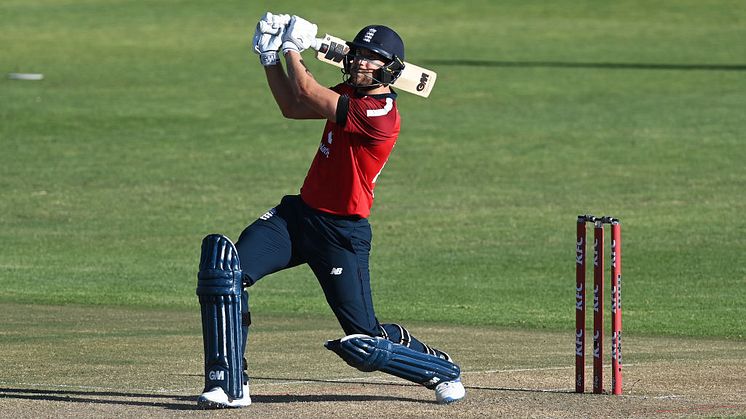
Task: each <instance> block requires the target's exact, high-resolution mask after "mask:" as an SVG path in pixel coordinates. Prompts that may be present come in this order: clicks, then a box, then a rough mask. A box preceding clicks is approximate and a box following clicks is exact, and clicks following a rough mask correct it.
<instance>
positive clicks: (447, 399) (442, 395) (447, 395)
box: [435, 377, 466, 404]
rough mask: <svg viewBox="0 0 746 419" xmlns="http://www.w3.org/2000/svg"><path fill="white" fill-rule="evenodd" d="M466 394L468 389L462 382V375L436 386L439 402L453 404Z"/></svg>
mask: <svg viewBox="0 0 746 419" xmlns="http://www.w3.org/2000/svg"><path fill="white" fill-rule="evenodd" d="M464 396H466V389H464V385H463V384H461V377H459V378H457V379H455V380H453V381H445V382H442V383H440V384H438V385H437V386H435V401H437V402H438V404H451V403H453V402H457V401H459V400H461V399H463V398H464Z"/></svg>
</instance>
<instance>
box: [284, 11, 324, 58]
mask: <svg viewBox="0 0 746 419" xmlns="http://www.w3.org/2000/svg"><path fill="white" fill-rule="evenodd" d="M318 30H319V29H318V26H316V25H315V24H313V23H311V22H309V21H307V20H305V19H303V18H302V17H299V16H296V15H293V17H291V18H290V23H289V24H288V26H287V28H286V29H285V33H284V34H283V35H282V53H283V54H284V53H286V52H288V51H295V52H298V53H300V52H303V51H304V50H306V49H308V48H311V47H312V46H313V44H314V43H315V42H316V33H317V32H318Z"/></svg>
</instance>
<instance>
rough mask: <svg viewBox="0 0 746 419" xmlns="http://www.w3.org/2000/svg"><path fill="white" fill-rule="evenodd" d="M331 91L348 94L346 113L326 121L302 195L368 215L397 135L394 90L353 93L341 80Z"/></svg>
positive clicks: (328, 207) (310, 201)
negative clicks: (365, 94)
mask: <svg viewBox="0 0 746 419" xmlns="http://www.w3.org/2000/svg"><path fill="white" fill-rule="evenodd" d="M332 90H334V91H335V92H337V93H339V94H341V95H343V96H347V97H348V98H349V105H348V107H347V112H346V117H345V115H341V117H339V118H338V119H343V120H342V121H338V123H335V122H331V121H327V122H326V126H325V127H324V134H323V135H322V136H321V143H320V144H319V149H318V151H317V152H316V157H314V159H313V163H311V168H310V169H308V174H307V175H306V180H305V181H304V182H303V187H301V190H300V194H301V198H302V199H303V202H305V203H306V204H307V205H308V206H310V207H312V208H315V209H317V210H320V211H324V212H328V213H331V214H336V215H347V216H349V215H356V216H359V217H363V218H367V217H368V215H370V207H371V206H372V205H373V188H374V187H375V184H376V178H377V177H378V175H379V174H380V173H381V170H382V169H383V165H384V164H386V161H387V160H388V158H389V155H390V154H391V150H392V149H393V148H394V144H396V139H397V137H398V136H399V127H400V123H401V121H400V117H399V110H398V109H397V107H396V100H395V99H396V94H394V93H391V94H384V95H374V96H357V95H356V93H355V90H354V88H352V87H351V86H349V85H347V84H344V83H341V84H338V85H337V86H334V87H333V88H332ZM337 113H338V115H339V109H338V111H337Z"/></svg>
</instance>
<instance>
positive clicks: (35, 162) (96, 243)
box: [0, 0, 746, 356]
mask: <svg viewBox="0 0 746 419" xmlns="http://www.w3.org/2000/svg"><path fill="white" fill-rule="evenodd" d="M348 4H349V2H343V1H326V2H320V1H306V2H302V4H301V3H300V2H289V1H273V2H269V1H259V2H242V1H220V2H212V3H208V2H204V1H198V0H190V1H186V0H185V1H178V0H170V1H167V0H161V1H122V0H120V1H115V0H104V1H92V0H87V1H84V0H70V1H59V0H47V1H39V0H4V1H3V2H2V5H0V72H1V73H2V74H5V73H10V72H34V73H43V74H44V77H45V78H44V80H43V81H39V82H34V81H17V80H8V79H7V78H3V79H1V80H0V145H1V146H2V147H1V148H0V249H1V250H0V302H1V303H11V302H13V303H20V304H25V305H50V306H52V305H68V304H74V305H78V306H92V305H93V306H100V308H101V310H106V309H107V308H108V307H115V306H116V307H118V308H123V307H125V308H142V309H143V310H149V309H160V310H163V309H167V310H185V311H194V310H197V307H198V305H197V299H196V296H195V295H194V289H195V284H196V269H197V263H198V251H199V245H200V240H201V238H202V237H203V236H205V235H206V234H209V233H213V232H221V233H224V234H227V235H228V236H230V237H232V238H234V239H235V238H237V236H238V234H239V233H240V231H241V230H242V229H243V227H244V226H245V225H247V224H248V223H249V222H251V221H253V220H254V219H255V218H257V217H258V216H259V215H261V214H262V213H263V212H265V211H266V210H267V209H268V208H270V207H272V206H274V205H275V204H276V203H277V202H279V199H280V197H281V196H282V195H283V194H289V193H296V192H297V191H298V188H299V186H300V184H301V183H302V180H303V177H304V175H305V172H306V170H307V168H308V165H309V164H310V161H311V158H312V156H313V155H314V153H315V152H316V148H317V143H318V141H319V138H320V137H319V136H320V132H321V127H322V123H321V122H318V121H316V122H297V121H289V120H285V119H283V118H282V117H281V116H280V114H279V112H278V111H277V109H276V106H275V105H274V102H273V100H272V98H271V95H270V93H269V92H268V89H267V88H266V82H265V80H264V78H263V71H262V68H261V66H260V65H259V64H258V62H257V57H256V56H254V55H253V54H252V53H251V52H250V50H249V42H250V37H251V34H252V32H253V25H254V23H255V22H256V20H257V19H258V18H259V16H260V15H261V14H262V12H263V11H264V10H266V9H272V10H274V11H287V12H291V13H296V14H299V15H302V16H304V17H306V18H308V19H309V20H311V21H313V22H315V23H317V24H318V25H319V28H320V31H321V32H322V33H323V32H329V33H332V34H334V35H337V36H341V37H346V38H350V37H352V36H354V34H355V32H356V31H357V29H359V28H360V27H362V26H363V25H365V24H368V23H385V24H387V25H389V26H392V27H393V28H395V29H396V30H398V31H399V32H400V33H401V35H402V36H403V38H404V39H405V41H406V45H407V60H408V61H410V62H412V63H417V64H419V65H422V66H425V67H429V68H432V69H434V70H436V71H437V72H438V74H439V77H438V82H437V85H436V86H435V89H434V91H433V94H432V95H431V97H430V98H429V99H426V100H425V99H421V98H418V97H415V96H409V95H406V94H405V93H402V94H401V95H400V100H399V106H400V109H401V112H402V115H403V128H402V133H401V136H400V140H399V143H398V145H397V147H396V149H395V151H394V153H393V155H392V157H391V159H390V161H389V163H388V164H387V166H386V168H385V170H384V172H383V174H382V175H381V177H380V179H379V183H378V188H377V189H376V193H377V194H376V204H375V205H374V208H373V214H372V217H371V222H372V224H373V229H374V237H375V240H374V245H373V246H374V247H373V254H372V268H371V270H372V275H373V287H374V293H375V294H374V295H375V301H376V304H377V311H378V314H379V318H380V319H381V320H386V321H394V320H396V321H403V322H406V321H412V322H432V323H434V324H451V325H473V326H495V327H499V328H517V329H524V330H536V329H546V330H548V331H568V333H572V332H571V330H572V328H573V318H574V312H573V304H574V293H573V289H574V280H573V276H574V263H573V260H574V247H575V217H576V216H577V215H578V214H582V213H594V214H609V215H613V216H616V217H619V218H621V220H622V225H623V243H624V244H623V249H624V250H623V263H624V265H623V268H624V287H623V290H624V291H623V295H624V303H623V304H624V330H625V333H626V334H634V335H639V336H641V335H647V336H684V337H714V338H727V339H735V340H743V339H744V336H746V323H745V322H744V321H743V319H744V318H746V268H745V267H744V265H745V264H744V262H745V261H746V260H745V258H744V254H746V221H744V213H745V212H746V192H745V191H746V170H745V169H744V162H745V161H746V146H745V145H744V141H745V140H746V137H745V136H744V133H746V116H744V110H746V43H744V42H743V41H744V39H746V3H744V2H743V1H739V0H733V1H725V0H723V1H702V0H678V1H660V2H648V1H622V2H612V1H600V2H599V1H574V0H573V1H570V0H562V1H552V2H536V1H532V2H526V1H470V2H451V3H449V2H438V1H423V2H402V1H386V0H384V1H378V2H375V6H371V7H366V8H365V10H364V11H360V10H357V11H352V10H350V8H349V7H348ZM306 61H307V63H308V65H309V67H310V68H311V70H312V71H313V72H314V73H315V74H316V76H317V78H318V79H319V80H320V81H322V82H323V83H325V84H334V83H336V82H337V81H338V80H339V74H338V72H337V70H336V69H334V68H333V67H329V66H326V65H323V64H321V63H318V62H315V60H313V59H312V58H311V57H310V54H308V57H307V60H306ZM9 307H12V308H13V309H17V308H18V307H19V306H18V305H16V304H13V305H10V306H9ZM252 311H253V313H254V316H255V318H260V317H261V316H262V315H266V316H278V315H283V316H284V315H287V316H299V317H304V318H307V317H310V318H314V317H321V316H323V317H328V316H331V314H330V311H329V309H328V308H327V307H326V304H325V301H324V299H323V295H322V293H321V291H320V290H319V289H318V286H317V284H316V281H315V279H314V278H313V276H312V274H311V272H310V270H308V269H307V268H305V267H303V268H297V269H294V270H290V271H286V272H283V273H280V274H277V275H275V276H273V277H268V278H266V279H264V280H262V281H261V282H260V283H259V284H257V285H256V286H255V287H253V289H252ZM15 317H17V316H15ZM113 327H115V326H113ZM0 330H2V326H0ZM195 330H196V329H195ZM569 347H570V345H568V348H569ZM568 351H569V349H568ZM568 356H569V353H568Z"/></svg>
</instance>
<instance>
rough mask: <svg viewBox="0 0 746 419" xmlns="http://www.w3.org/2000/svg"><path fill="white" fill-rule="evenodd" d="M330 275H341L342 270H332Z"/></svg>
mask: <svg viewBox="0 0 746 419" xmlns="http://www.w3.org/2000/svg"><path fill="white" fill-rule="evenodd" d="M329 274H330V275H342V268H332V271H331V272H330V273H329Z"/></svg>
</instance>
